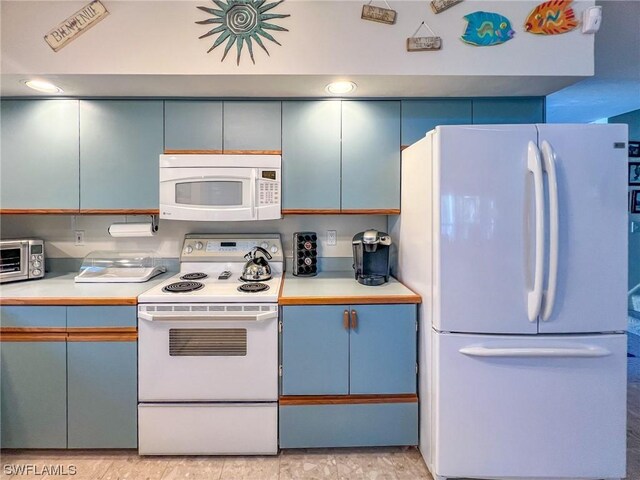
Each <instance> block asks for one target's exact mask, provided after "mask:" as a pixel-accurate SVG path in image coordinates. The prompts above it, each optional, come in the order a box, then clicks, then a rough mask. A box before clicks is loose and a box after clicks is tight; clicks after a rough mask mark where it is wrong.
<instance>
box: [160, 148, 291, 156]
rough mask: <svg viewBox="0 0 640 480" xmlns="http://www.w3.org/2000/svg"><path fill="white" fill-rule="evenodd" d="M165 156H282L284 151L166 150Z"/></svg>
mask: <svg viewBox="0 0 640 480" xmlns="http://www.w3.org/2000/svg"><path fill="white" fill-rule="evenodd" d="M164 154H165V155H282V150H224V149H223V150H187V149H185V150H176V149H165V151H164Z"/></svg>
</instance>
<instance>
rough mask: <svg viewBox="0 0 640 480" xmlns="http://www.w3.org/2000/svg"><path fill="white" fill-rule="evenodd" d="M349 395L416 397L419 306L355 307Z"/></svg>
mask: <svg viewBox="0 0 640 480" xmlns="http://www.w3.org/2000/svg"><path fill="white" fill-rule="evenodd" d="M351 311H352V312H354V313H355V314H356V315H357V317H358V324H357V327H356V328H352V329H351V334H350V338H349V342H350V350H349V352H350V354H349V364H350V368H349V371H350V377H349V393H351V394H352V395H357V394H391V393H416V349H417V344H416V341H417V340H416V306H415V305H352V306H351Z"/></svg>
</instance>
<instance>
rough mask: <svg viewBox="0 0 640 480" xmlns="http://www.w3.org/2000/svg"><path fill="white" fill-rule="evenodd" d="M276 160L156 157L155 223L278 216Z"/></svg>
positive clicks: (260, 157)
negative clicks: (157, 193) (157, 210)
mask: <svg viewBox="0 0 640 480" xmlns="http://www.w3.org/2000/svg"><path fill="white" fill-rule="evenodd" d="M281 163H282V160H281V157H280V155H196V154H183V155H160V218H165V219H168V220H196V221H247V220H273V219H279V218H280V217H281V203H280V201H281V198H282V195H281V192H280V183H281V182H280V172H281V168H280V167H281Z"/></svg>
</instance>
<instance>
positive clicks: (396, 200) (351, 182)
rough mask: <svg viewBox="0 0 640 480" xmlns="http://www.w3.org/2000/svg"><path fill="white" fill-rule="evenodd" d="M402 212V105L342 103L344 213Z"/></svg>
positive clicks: (367, 102) (393, 103) (366, 102)
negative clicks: (358, 211)
mask: <svg viewBox="0 0 640 480" xmlns="http://www.w3.org/2000/svg"><path fill="white" fill-rule="evenodd" d="M399 208H400V102H398V101H343V102H342V209H343V210H376V209H382V210H395V209H399Z"/></svg>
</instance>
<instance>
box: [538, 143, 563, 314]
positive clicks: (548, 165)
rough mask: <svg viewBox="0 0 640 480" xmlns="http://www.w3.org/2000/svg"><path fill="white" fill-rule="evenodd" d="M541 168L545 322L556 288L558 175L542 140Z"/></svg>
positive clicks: (553, 155) (551, 150) (548, 149)
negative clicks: (545, 204) (545, 195)
mask: <svg viewBox="0 0 640 480" xmlns="http://www.w3.org/2000/svg"><path fill="white" fill-rule="evenodd" d="M540 150H541V151H542V159H543V166H544V167H543V168H544V170H545V171H546V173H547V176H548V179H549V280H548V283H547V291H546V292H545V294H544V296H543V306H542V315H541V317H540V318H541V319H542V321H543V322H546V321H547V320H549V318H550V317H551V313H552V312H553V305H554V303H555V300H556V289H557V287H558V245H559V241H558V240H559V239H558V235H559V228H560V221H559V213H558V211H559V209H558V175H557V172H556V154H555V152H554V151H553V148H552V147H551V145H549V142H547V141H546V140H544V141H543V142H542V145H541V146H540Z"/></svg>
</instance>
